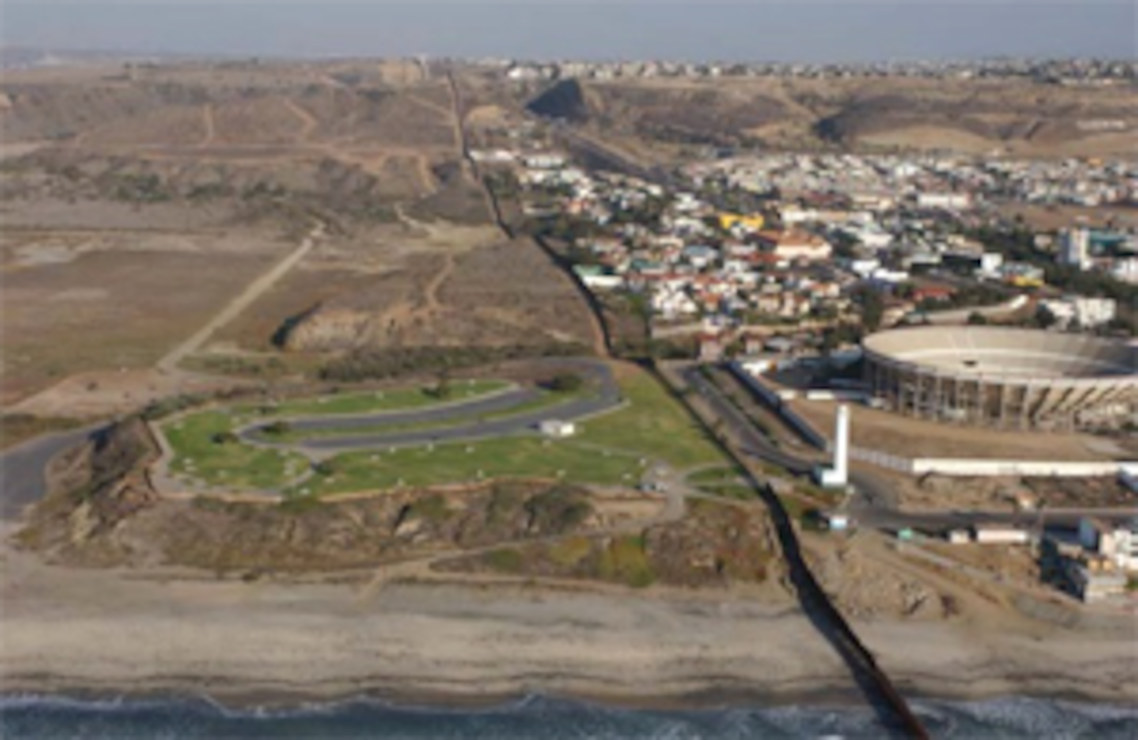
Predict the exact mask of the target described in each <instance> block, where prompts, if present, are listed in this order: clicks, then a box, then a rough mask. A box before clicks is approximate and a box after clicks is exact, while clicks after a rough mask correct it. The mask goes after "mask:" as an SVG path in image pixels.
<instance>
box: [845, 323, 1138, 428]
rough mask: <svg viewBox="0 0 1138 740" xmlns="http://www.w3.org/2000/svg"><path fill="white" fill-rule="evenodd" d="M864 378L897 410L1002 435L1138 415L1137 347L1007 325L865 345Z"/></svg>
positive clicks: (924, 332)
mask: <svg viewBox="0 0 1138 740" xmlns="http://www.w3.org/2000/svg"><path fill="white" fill-rule="evenodd" d="M862 349H863V351H864V358H865V364H864V373H865V375H864V378H865V381H866V383H867V385H868V386H869V388H870V390H871V393H872V395H873V396H874V397H875V398H877V399H878V402H879V403H881V404H883V405H884V406H885V407H886V408H890V409H892V410H894V411H896V412H898V413H902V414H905V415H907V416H914V417H919V418H926V419H934V420H938V421H954V422H960V423H965V424H974V425H981V426H989V427H997V428H1005V429H1052V430H1070V429H1085V428H1090V427H1116V426H1119V425H1121V424H1123V423H1126V422H1128V421H1130V422H1132V421H1133V420H1134V415H1135V412H1136V409H1138V346H1133V345H1129V344H1125V343H1122V342H1116V341H1111V340H1107V339H1100V338H1097V337H1092V336H1087V335H1082V334H1062V333H1058V332H1047V331H1039V330H1029V329H1015V328H1005V327H986V326H962V327H930V326H923V327H914V328H907V329H895V330H891V331H884V332H878V333H876V334H872V335H870V336H868V337H866V338H865V339H864V341H863V342H862Z"/></svg>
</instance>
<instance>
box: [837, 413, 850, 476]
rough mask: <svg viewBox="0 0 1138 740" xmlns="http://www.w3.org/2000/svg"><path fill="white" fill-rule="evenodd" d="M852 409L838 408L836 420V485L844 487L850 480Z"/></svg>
mask: <svg viewBox="0 0 1138 740" xmlns="http://www.w3.org/2000/svg"><path fill="white" fill-rule="evenodd" d="M849 458H850V407H849V406H847V405H846V404H844V403H843V404H842V405H841V406H838V415H837V418H836V419H835V420H834V485H838V486H844V485H846V482H847V480H848V478H849Z"/></svg>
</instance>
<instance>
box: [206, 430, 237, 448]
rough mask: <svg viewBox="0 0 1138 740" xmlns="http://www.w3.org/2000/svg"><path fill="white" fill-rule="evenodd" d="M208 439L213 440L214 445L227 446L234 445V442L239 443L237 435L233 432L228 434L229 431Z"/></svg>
mask: <svg viewBox="0 0 1138 740" xmlns="http://www.w3.org/2000/svg"><path fill="white" fill-rule="evenodd" d="M210 439H211V440H213V443H214V444H215V445H229V444H235V443H236V442H238V441H239V440H238V438H237V435H236V434H234V433H233V432H229V431H225V432H218V433H217V434H215V435H213V436H212V437H211V438H210Z"/></svg>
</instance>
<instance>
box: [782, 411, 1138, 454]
mask: <svg viewBox="0 0 1138 740" xmlns="http://www.w3.org/2000/svg"><path fill="white" fill-rule="evenodd" d="M791 408H793V409H794V410H795V411H797V412H798V413H800V414H802V416H803V417H805V418H806V419H807V420H808V421H809V422H811V424H813V425H814V426H815V428H817V429H818V430H819V431H820V432H822V433H823V434H824V435H826V436H827V437H830V436H831V435H832V432H833V429H834V414H835V409H836V408H837V406H836V404H834V403H831V402H828V401H804V400H800V399H798V400H794V401H792V402H791ZM850 414H851V415H850V422H851V423H850V436H851V439H852V442H853V444H854V445H855V446H857V447H866V448H869V449H873V450H879V451H882V452H887V453H889V454H891V455H900V456H902V457H971V458H991V459H1017V460H1070V461H1093V460H1114V459H1122V458H1125V457H1127V456H1128V455H1133V454H1134V450H1132V449H1131V450H1130V451H1129V452H1128V451H1127V447H1132V446H1133V441H1131V442H1130V443H1127V442H1125V440H1121V441H1120V442H1119V443H1117V444H1116V443H1115V442H1113V441H1112V440H1107V439H1104V438H1101V437H1093V436H1090V435H1085V434H1059V433H1043V432H1040V433H1034V432H1015V431H1005V430H996V429H984V428H980V427H970V426H958V425H952V424H937V423H934V422H930V421H923V420H920V419H911V418H906V417H904V416H900V415H898V414H892V413H889V412H886V411H881V410H877V409H870V408H866V407H864V406H860V405H857V404H850ZM1120 444H1125V445H1127V447H1121V446H1119V445H1120Z"/></svg>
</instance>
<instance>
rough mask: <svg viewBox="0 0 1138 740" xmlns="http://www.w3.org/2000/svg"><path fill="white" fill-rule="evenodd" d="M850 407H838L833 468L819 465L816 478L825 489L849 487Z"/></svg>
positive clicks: (835, 419) (815, 474) (816, 469)
mask: <svg viewBox="0 0 1138 740" xmlns="http://www.w3.org/2000/svg"><path fill="white" fill-rule="evenodd" d="M849 458H850V407H849V406H848V405H846V404H844V403H843V404H842V405H841V406H838V413H837V416H836V417H835V418H834V459H833V465H832V466H831V467H828V468H827V467H823V466H821V465H819V466H818V467H816V468H815V469H814V477H815V479H816V480H817V481H818V484H819V485H820V486H822V487H823V488H845V487H846V486H847V485H849Z"/></svg>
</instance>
